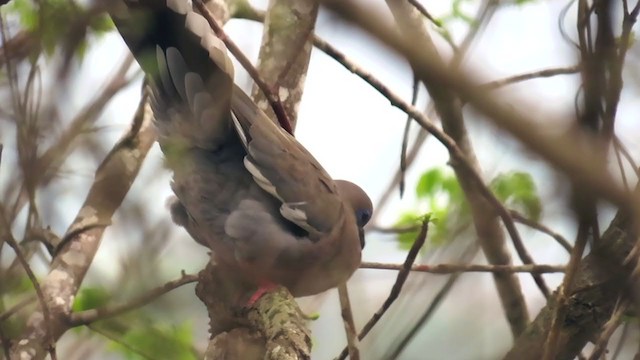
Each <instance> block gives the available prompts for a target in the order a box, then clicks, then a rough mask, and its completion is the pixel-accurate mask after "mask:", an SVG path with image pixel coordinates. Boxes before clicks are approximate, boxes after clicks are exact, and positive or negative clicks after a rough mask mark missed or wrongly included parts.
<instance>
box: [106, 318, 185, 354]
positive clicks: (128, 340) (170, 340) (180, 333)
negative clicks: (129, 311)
mask: <svg viewBox="0 0 640 360" xmlns="http://www.w3.org/2000/svg"><path fill="white" fill-rule="evenodd" d="M122 342H123V343H124V344H127V345H129V346H125V345H123V344H119V343H115V342H114V343H112V347H111V348H112V349H113V350H114V351H117V352H119V353H120V354H122V355H124V357H125V358H126V359H130V360H139V359H146V357H151V358H152V359H171V360H196V356H195V354H194V352H193V351H192V347H191V344H192V342H193V334H192V329H191V324H190V323H189V322H184V323H183V324H181V325H166V324H165V325H163V324H155V325H153V326H148V327H143V328H136V329H132V330H129V331H127V333H126V334H125V335H124V336H123V337H122ZM140 353H142V354H144V355H145V356H146V357H145V356H142V355H140Z"/></svg>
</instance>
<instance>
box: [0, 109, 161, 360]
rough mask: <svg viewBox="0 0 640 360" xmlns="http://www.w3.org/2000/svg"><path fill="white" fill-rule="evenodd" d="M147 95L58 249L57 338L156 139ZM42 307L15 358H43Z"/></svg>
mask: <svg viewBox="0 0 640 360" xmlns="http://www.w3.org/2000/svg"><path fill="white" fill-rule="evenodd" d="M146 99H147V98H146V97H143V100H142V102H141V104H140V107H139V108H138V112H137V113H136V116H135V118H134V123H133V126H132V127H131V130H130V131H129V132H127V133H126V134H125V136H124V137H123V138H122V140H120V142H118V143H117V144H116V145H115V147H114V148H113V149H112V150H111V152H110V153H109V154H108V155H107V157H106V158H105V160H104V161H103V162H102V164H100V167H99V168H98V170H97V171H96V175H95V181H94V183H93V185H92V186H91V189H90V190H89V194H88V195H87V198H86V200H85V203H84V204H83V205H82V208H81V209H80V211H79V213H78V215H77V217H76V219H75V220H74V221H73V223H72V224H71V226H70V227H69V229H68V230H67V234H68V235H70V236H65V243H64V244H62V246H61V247H60V248H59V249H58V251H57V253H56V256H55V258H54V259H53V263H52V265H51V269H50V271H49V274H48V275H47V277H46V278H45V279H44V280H43V281H42V282H41V287H42V292H43V294H44V298H45V300H46V302H47V305H48V306H49V312H50V318H51V322H50V323H49V324H48V325H49V328H50V329H51V330H52V332H53V334H52V335H53V337H54V339H58V338H60V336H62V334H64V332H65V331H66V330H68V328H69V324H68V322H67V319H68V316H69V314H70V312H71V305H72V304H73V299H74V297H75V295H76V293H77V291H78V289H79V287H80V285H81V284H82V280H83V279H84V276H85V274H86V273H87V270H88V269H89V266H91V262H92V261H93V257H94V256H95V254H96V252H97V250H98V247H99V245H100V241H101V239H102V234H103V232H104V229H105V227H106V226H107V225H108V224H109V223H110V222H111V218H112V216H113V214H114V213H115V211H116V210H117V209H118V208H119V207H120V204H121V203H122V200H123V199H124V197H125V195H126V194H127V192H128V191H129V188H130V187H131V185H132V183H133V180H134V179H135V178H136V176H137V174H138V171H139V170H140V166H141V165H142V161H143V160H144V158H145V156H146V155H147V152H148V151H149V148H151V145H152V144H153V142H154V140H155V133H154V131H153V129H152V127H151V109H150V108H149V106H148V104H147V103H146ZM45 321H46V320H45V318H44V317H43V314H42V310H38V311H37V312H35V313H34V314H33V315H31V317H30V318H29V320H28V321H27V328H26V329H25V331H24V332H23V334H22V336H21V337H20V338H19V340H18V341H16V345H15V346H14V347H13V348H12V349H11V356H12V359H13V358H15V359H21V358H24V356H29V359H43V358H44V356H45V348H46V338H45V336H44V333H43V331H44V330H45V329H47V324H46V323H45Z"/></svg>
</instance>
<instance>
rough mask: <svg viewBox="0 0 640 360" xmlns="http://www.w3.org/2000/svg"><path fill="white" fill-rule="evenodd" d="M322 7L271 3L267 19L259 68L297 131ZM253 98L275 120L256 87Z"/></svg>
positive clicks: (299, 1)
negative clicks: (315, 30) (317, 21)
mask: <svg viewBox="0 0 640 360" xmlns="http://www.w3.org/2000/svg"><path fill="white" fill-rule="evenodd" d="M318 7H319V5H318V2H317V1H315V0H270V1H269V8H268V10H267V13H266V17H265V20H264V32H263V37H262V46H261V47H260V53H259V55H258V65H257V69H258V72H259V73H260V75H262V77H263V79H264V80H265V82H266V83H267V85H269V86H270V87H271V89H272V92H273V93H274V94H275V95H276V96H278V97H279V99H280V101H281V103H282V104H283V106H284V109H285V112H286V113H287V116H288V118H289V121H290V122H291V128H292V129H293V130H295V128H296V123H297V118H298V106H299V105H300V100H301V99H302V92H303V90H304V82H305V79H306V76H307V69H308V67H309V59H310V57H311V50H312V48H313V31H314V28H315V23H316V17H317V16H318ZM252 97H253V99H254V100H255V102H256V103H257V104H258V106H259V107H260V109H262V111H264V112H265V114H267V115H269V117H270V118H271V119H275V114H274V113H273V110H272V109H271V107H270V106H269V103H268V101H267V99H266V98H265V96H264V94H263V93H262V92H260V91H259V90H258V89H257V88H256V87H254V89H253V93H252Z"/></svg>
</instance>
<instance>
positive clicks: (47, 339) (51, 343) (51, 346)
mask: <svg viewBox="0 0 640 360" xmlns="http://www.w3.org/2000/svg"><path fill="white" fill-rule="evenodd" d="M0 220H2V228H3V229H4V231H3V233H0V234H1V235H2V238H3V239H4V241H6V242H7V244H9V246H10V247H11V249H13V251H14V252H15V254H16V258H17V259H18V261H19V262H20V264H21V265H22V268H23V269H24V271H25V272H26V273H27V277H28V278H29V281H31V284H32V285H33V288H34V289H35V291H36V295H37V299H38V302H39V304H40V311H41V313H40V320H41V324H40V325H41V326H42V328H40V329H38V330H39V332H40V335H41V336H42V335H44V336H42V338H41V339H39V340H40V341H41V342H42V343H41V347H42V349H43V350H46V351H47V352H48V353H49V355H51V359H52V360H56V359H57V358H58V357H57V355H56V338H55V336H54V332H53V328H52V324H53V319H52V315H51V308H50V305H49V303H48V302H47V299H46V298H45V294H44V291H43V290H42V286H41V284H40V282H39V281H38V279H37V278H36V276H35V274H34V273H33V270H31V266H29V262H28V261H27V259H26V258H25V256H24V254H23V253H22V249H20V245H18V242H17V241H16V240H15V239H14V237H13V234H11V225H10V224H9V222H8V221H7V218H6V214H4V213H2V214H0ZM42 329H44V334H42ZM20 354H23V353H20ZM26 354H29V352H27V353H26Z"/></svg>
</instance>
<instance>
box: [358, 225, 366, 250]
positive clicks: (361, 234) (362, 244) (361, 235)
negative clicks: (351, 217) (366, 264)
mask: <svg viewBox="0 0 640 360" xmlns="http://www.w3.org/2000/svg"><path fill="white" fill-rule="evenodd" d="M358 234H359V235H360V248H362V249H364V245H365V243H364V229H363V228H358Z"/></svg>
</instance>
